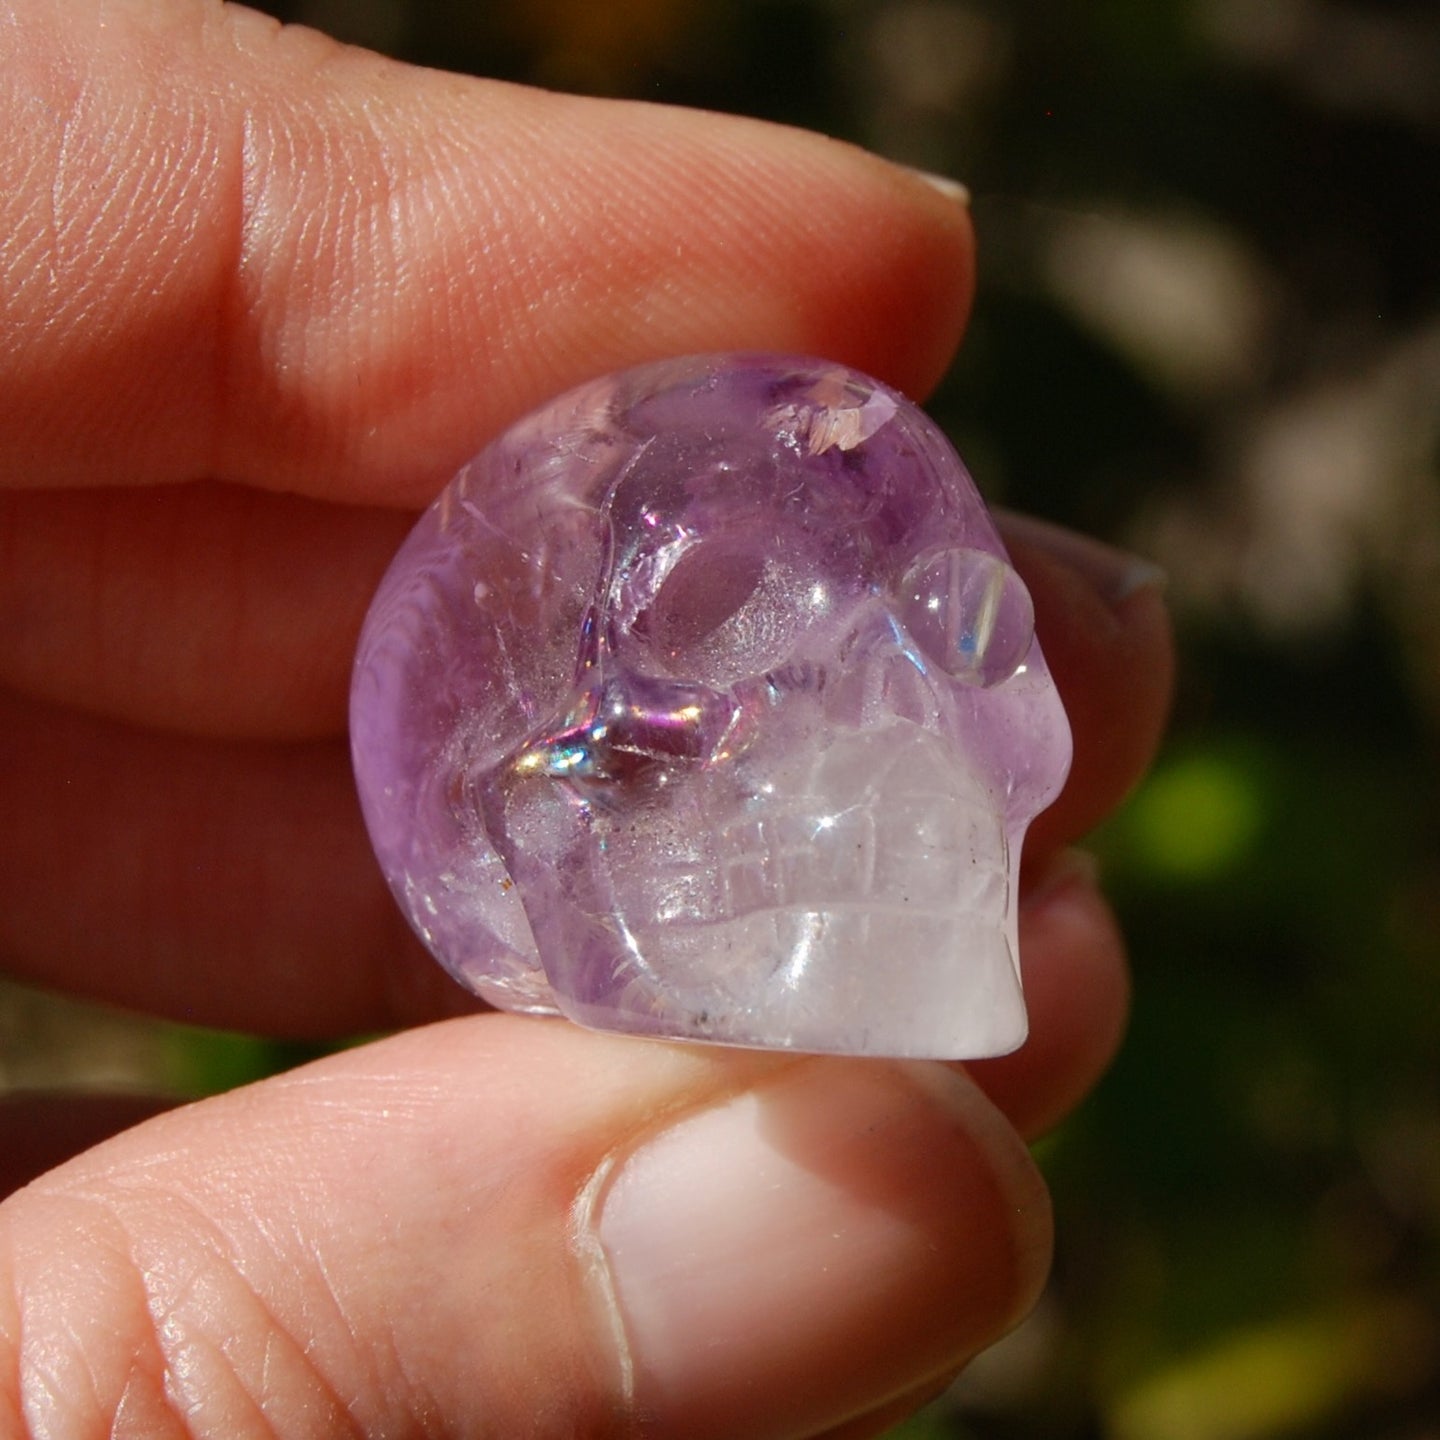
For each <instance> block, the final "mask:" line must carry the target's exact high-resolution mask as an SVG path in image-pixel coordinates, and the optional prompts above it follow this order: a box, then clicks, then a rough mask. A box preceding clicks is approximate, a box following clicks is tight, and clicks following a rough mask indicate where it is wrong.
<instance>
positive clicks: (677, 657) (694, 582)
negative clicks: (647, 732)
mask: <svg viewBox="0 0 1440 1440" xmlns="http://www.w3.org/2000/svg"><path fill="white" fill-rule="evenodd" d="M793 578H794V577H792V576H790V575H789V574H788V572H787V571H786V570H785V569H784V568H783V567H782V566H781V565H780V564H779V563H778V562H777V561H775V560H774V559H773V558H771V557H769V556H767V555H766V554H765V553H763V552H762V551H760V550H757V549H756V548H755V547H754V546H751V545H741V544H728V543H726V542H724V541H710V542H706V543H702V544H699V545H695V546H693V547H692V548H691V549H689V550H688V551H686V553H685V554H684V555H682V556H681V557H680V559H679V560H678V561H676V563H675V564H674V566H673V567H672V568H671V569H670V571H669V572H668V573H667V574H666V576H665V578H664V579H663V580H662V581H661V583H660V588H659V590H658V591H657V592H656V594H655V596H654V598H653V599H652V600H651V602H650V604H649V605H648V606H646V608H645V609H644V610H643V611H641V612H640V614H638V615H637V616H636V617H635V621H634V623H633V625H632V627H631V634H632V636H633V637H634V638H635V639H636V640H637V641H639V643H640V648H641V649H642V651H643V652H644V654H645V656H646V658H647V660H648V666H647V668H653V669H656V670H658V671H659V672H660V673H662V674H664V675H668V676H671V677H674V678H676V679H686V680H697V681H701V682H703V683H705V684H707V685H721V686H723V685H730V684H733V683H734V682H735V681H736V680H738V679H740V678H741V677H742V676H746V675H757V674H760V673H762V672H763V671H765V670H767V669H769V668H771V667H772V666H774V665H776V664H778V663H779V662H780V661H781V660H782V659H783V658H784V657H785V655H786V654H787V653H788V651H789V649H790V647H791V646H792V645H793V643H794V638H795V632H796V630H797V628H798V625H799V617H798V616H797V614H796V612H795V608H794V603H793V594H794V592H793V588H792V586H793Z"/></svg>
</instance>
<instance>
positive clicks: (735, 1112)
mask: <svg viewBox="0 0 1440 1440" xmlns="http://www.w3.org/2000/svg"><path fill="white" fill-rule="evenodd" d="M1048 1245H1049V1212H1048V1207H1047V1203H1046V1200H1045V1196H1044V1192H1043V1189H1042V1187H1041V1184H1040V1182H1039V1180H1038V1178H1037V1175H1036V1172H1035V1171H1034V1169H1033V1167H1032V1166H1031V1164H1030V1161H1029V1159H1028V1157H1027V1155H1026V1153H1025V1151H1024V1148H1023V1147H1022V1146H1021V1144H1020V1142H1019V1140H1018V1139H1017V1138H1016V1136H1015V1135H1014V1133H1013V1132H1012V1131H1011V1130H1010V1128H1009V1126H1008V1125H1007V1124H1006V1123H1005V1121H1004V1120H1003V1119H1002V1118H1001V1117H1000V1115H999V1113H998V1112H997V1111H995V1110H994V1109H993V1108H992V1107H991V1106H990V1104H989V1102H988V1101H986V1100H985V1099H984V1098H983V1097H982V1096H981V1094H980V1092H979V1091H978V1090H977V1089H976V1088H975V1087H974V1085H973V1083H972V1082H970V1081H969V1080H968V1079H966V1078H965V1077H964V1076H963V1075H962V1074H960V1073H958V1072H956V1071H951V1070H947V1069H945V1068H943V1067H940V1066H935V1065H914V1064H910V1065H889V1064H883V1063H877V1062H853V1061H840V1060H823V1059H793V1058H779V1057H775V1056H766V1055H759V1054H743V1053H727V1052H718V1051H703V1050H700V1049H695V1048H687V1047H680V1046H671V1045H664V1044H654V1043H648V1042H643V1041H627V1040H620V1039H615V1038H609V1037H601V1036H595V1035H590V1034H586V1033H584V1032H581V1031H579V1030H576V1029H573V1028H571V1027H569V1026H564V1025H559V1024H545V1023H538V1022H534V1021H525V1020H517V1019H511V1018H506V1017H499V1016H494V1017H471V1018H467V1019H464V1020H458V1021H452V1022H448V1023H446V1024H442V1025H437V1026H432V1027H430V1028H428V1029H424V1030H416V1031H411V1032H408V1033H406V1034H404V1035H400V1036H396V1037H394V1038H391V1039H388V1040H385V1041H382V1042H379V1043H377V1044H374V1045H370V1046H367V1047H365V1048H363V1049H359V1050H353V1051H349V1052H346V1053H344V1054H341V1055H337V1056H334V1057H331V1058H329V1059H327V1060H324V1061H322V1062H319V1063H317V1064H314V1065H311V1066H307V1067H306V1068H304V1069H301V1070H297V1071H294V1072H292V1073H291V1074H289V1075H286V1076H283V1077H280V1078H278V1079H276V1080H272V1081H267V1082H265V1083H263V1084H259V1085H256V1086H253V1087H251V1088H249V1089H246V1090H242V1091H237V1092H235V1093H233V1094H231V1095H229V1096H225V1097H222V1098H220V1099H217V1100H212V1101H208V1102H205V1103H202V1104H199V1105H194V1106H191V1107H189V1108H187V1109H184V1110H179V1111H174V1112H171V1113H170V1114H167V1115H163V1116H160V1117H158V1118H157V1119H154V1120H151V1121H149V1122H147V1123H146V1124H144V1125H141V1126H139V1127H138V1128H136V1129H134V1130H131V1131H129V1132H127V1133H125V1134H124V1135H121V1136H120V1137H118V1138H117V1139H115V1140H112V1141H110V1142H108V1143H106V1144H104V1145H102V1146H100V1147H98V1148H97V1149H95V1150H92V1151H90V1152H89V1153H88V1154H86V1155H84V1156H82V1157H80V1158H79V1159H78V1160H76V1161H73V1162H71V1163H70V1164H68V1165H66V1166H64V1167H62V1168H61V1169H59V1170H56V1171H53V1172H52V1173H51V1174H50V1175H48V1176H47V1177H44V1178H43V1179H41V1180H40V1181H37V1182H36V1183H35V1184H33V1185H31V1186H30V1187H28V1188H27V1189H25V1190H22V1191H20V1192H19V1193H18V1194H16V1195H15V1196H13V1197H12V1198H11V1199H10V1200H9V1201H8V1202H6V1204H5V1205H4V1206H3V1207H0V1431H3V1432H4V1433H6V1434H11V1433H17V1432H18V1433H20V1434H26V1433H33V1434H35V1435H51V1434H61V1433H63V1434H89V1433H100V1432H102V1431H103V1432H104V1433H126V1434H131V1433H134V1434H145V1435H169V1434H172V1433H174V1434H185V1435H193V1436H217V1437H227V1440H228V1437H233V1436H235V1435H239V1434H248V1433H251V1432H256V1433H265V1434H271V1433H273V1434H277V1435H297V1434H305V1435H325V1434H331V1433H351V1432H352V1431H358V1432H360V1433H362V1434H396V1433H422V1434H426V1435H438V1434H469V1435H477V1434H484V1435H496V1436H520V1435H554V1436H591V1435H615V1434H631V1433H634V1431H635V1429H636V1427H637V1426H639V1427H641V1428H643V1430H644V1433H645V1434H647V1435H653V1436H675V1437H685V1440H705V1437H740V1436H743V1437H746V1440H766V1437H791V1436H793V1437H801V1436H809V1435H815V1434H817V1433H819V1432H821V1431H824V1430H827V1429H830V1428H833V1427H835V1426H839V1425H842V1424H843V1423H845V1422H846V1421H847V1420H851V1419H854V1418H856V1417H858V1416H862V1415H865V1414H867V1413H869V1412H871V1411H877V1410H880V1409H882V1408H884V1407H886V1406H887V1404H889V1403H890V1402H894V1401H895V1400H896V1399H897V1398H898V1397H901V1396H903V1395H905V1394H908V1393H911V1392H916V1393H920V1392H922V1391H923V1389H924V1387H925V1385H926V1382H927V1381H929V1380H933V1379H935V1378H936V1377H940V1376H943V1375H945V1374H947V1373H949V1372H950V1371H952V1370H954V1369H955V1368H956V1367H957V1366H959V1365H960V1364H962V1363H963V1362H964V1361H965V1360H966V1359H967V1358H968V1357H969V1356H970V1355H972V1354H974V1353H975V1352H976V1351H977V1350H979V1349H980V1348H982V1347H983V1346H985V1345H986V1344H988V1343H989V1342H990V1341H992V1340H994V1339H995V1338H996V1337H997V1336H998V1335H999V1334H1000V1333H1002V1332H1003V1331H1004V1330H1005V1329H1006V1328H1007V1327H1008V1326H1010V1325H1011V1324H1012V1323H1014V1321H1015V1320H1016V1318H1017V1317H1018V1316H1019V1314H1020V1313H1021V1312H1022V1311H1023V1310H1024V1309H1025V1308H1026V1307H1027V1306H1028V1304H1029V1303H1030V1302H1031V1301H1032V1300H1033V1298H1034V1295H1035V1291H1036V1288H1037V1286H1038V1284H1039V1282H1040V1279H1041V1277H1042V1274H1043V1271H1044V1268H1045V1264H1046V1260H1047V1256H1048ZM7 1270H8V1271H9V1272H10V1273H9V1274H8V1275H7V1274H5V1273H4V1272H5V1271H7ZM7 1352H8V1353H7ZM17 1384H18V1391H12V1393H10V1394H8V1395H7V1394H5V1393H4V1391H5V1389H6V1388H7V1387H10V1386H15V1385H17Z"/></svg>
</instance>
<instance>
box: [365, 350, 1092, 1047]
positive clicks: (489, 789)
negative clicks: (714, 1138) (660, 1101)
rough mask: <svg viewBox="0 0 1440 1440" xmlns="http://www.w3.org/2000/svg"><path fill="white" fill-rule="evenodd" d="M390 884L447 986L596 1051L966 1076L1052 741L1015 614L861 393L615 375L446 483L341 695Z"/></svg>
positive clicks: (1002, 997) (1009, 972)
mask: <svg viewBox="0 0 1440 1440" xmlns="http://www.w3.org/2000/svg"><path fill="white" fill-rule="evenodd" d="M351 733H352V740H353V746H354V755H355V768H356V774H357V777H358V781H359V787H360V794H361V799H362V802H363V805H364V810H365V816H366V820H367V822H368V824H369V827H370V833H371V836H372V838H373V840H374V843H375V848H376V851H377V853H378V855H379V858H380V862H381V865H382V866H383V868H384V871H385V874H386V876H387V877H388V879H389V881H390V884H391V886H392V888H393V889H394V892H395V894H396V896H397V897H398V899H399V901H400V904H401V906H402V907H403V909H404V910H405V913H406V914H407V915H408V916H409V918H410V921H411V923H412V924H413V926H414V927H415V929H416V930H417V931H418V932H419V934H420V935H421V936H422V938H423V939H424V940H425V942H426V944H427V945H428V946H429V947H430V949H431V950H432V951H433V952H434V953H435V955H436V956H437V957H438V958H439V959H440V961H441V963H442V964H444V965H445V966H446V968H447V969H448V970H450V971H451V973H452V974H454V975H455V976H456V977H457V978H458V979H459V980H460V981H461V982H462V983H463V984H465V985H466V986H468V987H469V988H470V989H472V990H473V991H475V992H476V993H478V994H479V995H481V996H483V997H484V998H485V999H487V1000H489V1001H491V1002H493V1003H494V1004H496V1005H500V1006H503V1007H505V1008H507V1009H511V1010H524V1011H532V1012H542V1013H555V1012H557V1011H558V1012H562V1013H564V1014H565V1015H568V1016H569V1017H571V1018H572V1019H574V1020H577V1021H579V1022H580V1023H582V1024H585V1025H589V1026H592V1027H594V1028H598V1029H605V1030H621V1031H630V1032H633V1033H637V1034H644V1035H657V1036H669V1037H674V1038H682V1039H690V1040H707V1041H715V1042H720V1043H726V1044H733V1045H749V1046H762V1047H767V1048H787V1049H795V1050H808V1051H830V1052H838V1053H846V1054H864V1055H892V1056H932V1057H941V1058H955V1059H960V1058H975V1057H979V1056H982V1055H992V1054H999V1053H1003V1052H1004V1051H1007V1050H1010V1049H1013V1048H1014V1047H1015V1046H1016V1045H1018V1044H1019V1043H1020V1042H1021V1041H1022V1040H1023V1039H1024V1036H1025V1008H1024V1002H1023V1000H1022V998H1021V992H1020V979H1019V967H1018V959H1017V947H1016V896H1015V890H1016V875H1017V872H1018V867H1019V851H1020V842H1021V838H1022V836H1023V834H1024V831H1025V827H1026V826H1027V825H1028V823H1029V822H1030V820H1031V819H1032V818H1033V817H1034V816H1035V814H1036V813H1037V812H1038V811H1039V810H1040V809H1042V808H1043V807H1044V806H1045V805H1047V804H1048V803H1049V802H1050V801H1051V800H1052V799H1053V798H1054V796H1055V795H1056V793H1057V791H1058V790H1059V788H1060V785H1061V783H1062V781H1063V779H1064V776H1065V771H1066V768H1067V765H1068V763H1069V754H1070V735H1069V728H1068V726H1067V724H1066V721H1065V716H1064V713H1063V711H1062V709H1061V706H1060V701H1059V698H1058V696H1057V695H1056V692H1055V688H1054V685H1053V684H1052V682H1051V679H1050V674H1049V671H1048V670H1047V669H1046V666H1045V661H1044V659H1043V657H1042V656H1041V654H1040V649H1039V646H1038V645H1037V644H1036V643H1035V641H1034V638H1033V633H1032V612H1031V606H1030V597H1029V595H1028V593H1027V592H1026V590H1025V587H1024V584H1023V583H1022V582H1021V580H1020V578H1019V577H1018V576H1017V575H1016V574H1015V572H1014V571H1013V570H1012V569H1011V568H1010V566H1009V564H1008V563H1007V560H1006V556H1005V552H1004V550H1003V548H1002V546H1001V544H1000V541H999V539H998V537H997V535H996V532H995V529H994V526H993V524H992V523H991V520H990V518H989V516H988V515H987V513H986V511H985V509H984V506H983V505H982V503H981V501H980V498H979V496H978V495H977V493H976V491H975V487H974V485H973V484H972V482H971V480H970V478H969V476H968V475H967V474H966V472H965V470H964V468H963V467H962V465H961V464H960V461H959V459H958V458H957V457H956V455H955V452H954V451H953V450H952V449H951V448H950V446H949V444H948V443H947V442H946V440H945V439H944V437H943V436H942V435H941V434H940V432H939V431H938V430H937V429H936V428H935V426H934V425H933V424H932V423H931V422H930V421H929V420H928V419H927V418H926V417H925V416H924V415H923V414H922V413H921V412H920V411H919V410H918V409H916V408H915V407H914V406H913V405H911V404H910V403H909V402H908V401H906V400H905V399H903V398H902V397H901V396H899V395H898V394H896V393H895V392H894V391H891V390H889V389H887V388H886V387H885V386H883V385H880V384H879V383H877V382H876V381H874V380H870V379H867V378H866V377H864V376H862V375H859V374H856V373H855V372H853V371H850V370H846V369H844V368H842V367H840V366H837V365H833V364H826V363H822V362H817V361H813V360H800V359H792V358H784V357H778V358H777V357H772V356H746V355H738V356H728V355H727V356H703V357H699V358H692V359H685V360H677V361H672V362H666V363H661V364H655V365H649V366H646V367H643V368H641V369H637V370H632V371H628V372H626V373H624V374H620V375H616V376H612V377H609V378H607V379H604V380H598V381H595V382H592V383H591V384H588V385H585V386H582V387H581V388H580V389H578V390H575V391H573V392H571V393H570V394H568V395H565V396H563V397H562V398H561V399H559V400H556V401H553V402H552V403H551V404H549V405H547V406H545V407H544V408H543V409H542V410H540V411H537V412H536V413H534V414H532V415H531V416H529V417H528V418H527V419H525V420H522V421H521V422H520V423H519V424H517V425H516V426H514V427H513V428H512V429H511V430H510V431H509V432H508V433H506V434H505V435H503V436H502V437H501V438H500V439H498V440H497V441H495V442H494V443H493V444H492V445H490V446H489V448H488V449H486V450H485V451H483V452H482V453H481V454H480V455H479V456H478V457H477V458H476V459H474V460H472V461H471V462H470V463H469V464H468V465H466V466H465V468H464V469H463V470H461V471H460V473H459V474H458V475H457V476H456V477H455V478H454V479H453V480H452V481H451V482H450V484H449V485H448V486H447V487H446V489H445V490H444V492H443V493H442V494H441V495H440V497H439V499H438V500H437V501H436V502H435V504H434V505H432V506H431V508H430V509H429V510H428V511H427V512H426V514H425V515H424V516H423V517H422V518H421V520H420V522H419V524H418V525H417V526H416V528H415V530H414V531H413V532H412V534H411V535H410V537H409V539H408V540H407V541H406V543H405V545H404V546H403V547H402V549H401V550H400V552H399V554H398V555H397V556H396V558H395V561H394V563H393V564H392V565H391V567H390V570H389V573H388V574H387V575H386V577H385V580H384V582H383V584H382V585H381V587H380V590H379V593H378V594H377V596H376V598H375V602H374V605H373V606H372V608H371V611H370V614H369V617H368V619H367V621H366V624H365V628H364V633H363V635H362V637H361V641H360V649H359V655H358V657H357V660H356V667H355V677H354V689H353V694H352V702H351Z"/></svg>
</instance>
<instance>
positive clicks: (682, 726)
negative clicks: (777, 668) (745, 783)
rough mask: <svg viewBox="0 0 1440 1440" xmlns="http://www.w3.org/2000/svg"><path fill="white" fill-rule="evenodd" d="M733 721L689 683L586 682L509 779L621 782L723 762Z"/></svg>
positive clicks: (733, 706) (734, 716)
mask: <svg viewBox="0 0 1440 1440" xmlns="http://www.w3.org/2000/svg"><path fill="white" fill-rule="evenodd" d="M739 718H740V706H739V704H738V703H737V701H736V700H735V699H734V698H733V697H731V696H730V695H728V694H726V693H724V692H722V691H718V690H712V689H710V688H709V687H708V686H704V685H697V684H694V683H691V682H689V681H680V680H666V679H660V678H655V677H651V676H645V675H637V674H634V673H632V672H628V671H622V672H621V673H620V674H618V675H611V676H609V677H607V678H605V679H603V680H597V681H593V682H592V683H590V684H588V685H586V686H585V687H584V689H582V690H581V691H580V693H579V694H578V695H577V696H576V697H575V699H574V701H573V702H572V703H571V705H570V706H569V707H568V708H567V710H566V711H565V713H564V715H563V716H562V717H561V718H560V719H559V720H558V722H557V723H556V724H555V725H553V726H550V727H547V728H546V729H545V730H544V731H543V732H542V733H540V734H539V735H537V736H535V737H534V738H533V739H532V740H531V741H530V742H529V743H528V744H527V745H526V746H525V747H524V749H523V750H522V751H521V752H520V754H519V755H518V757H517V758H516V760H515V762H514V765H513V770H514V773H515V774H516V775H517V776H520V777H524V776H547V777H549V778H551V779H577V780H602V781H604V780H616V781H619V780H629V779H633V778H634V777H635V776H636V775H637V774H638V773H640V772H642V771H647V770H651V769H654V768H656V767H659V768H662V769H667V770H668V769H672V768H675V767H680V766H686V767H689V766H701V767H705V766H710V765H715V764H718V763H720V762H722V761H723V760H726V759H728V758H729V756H730V754H731V753H732V749H731V745H732V742H733V740H734V738H735V734H736V731H737V728H738V721H739Z"/></svg>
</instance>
